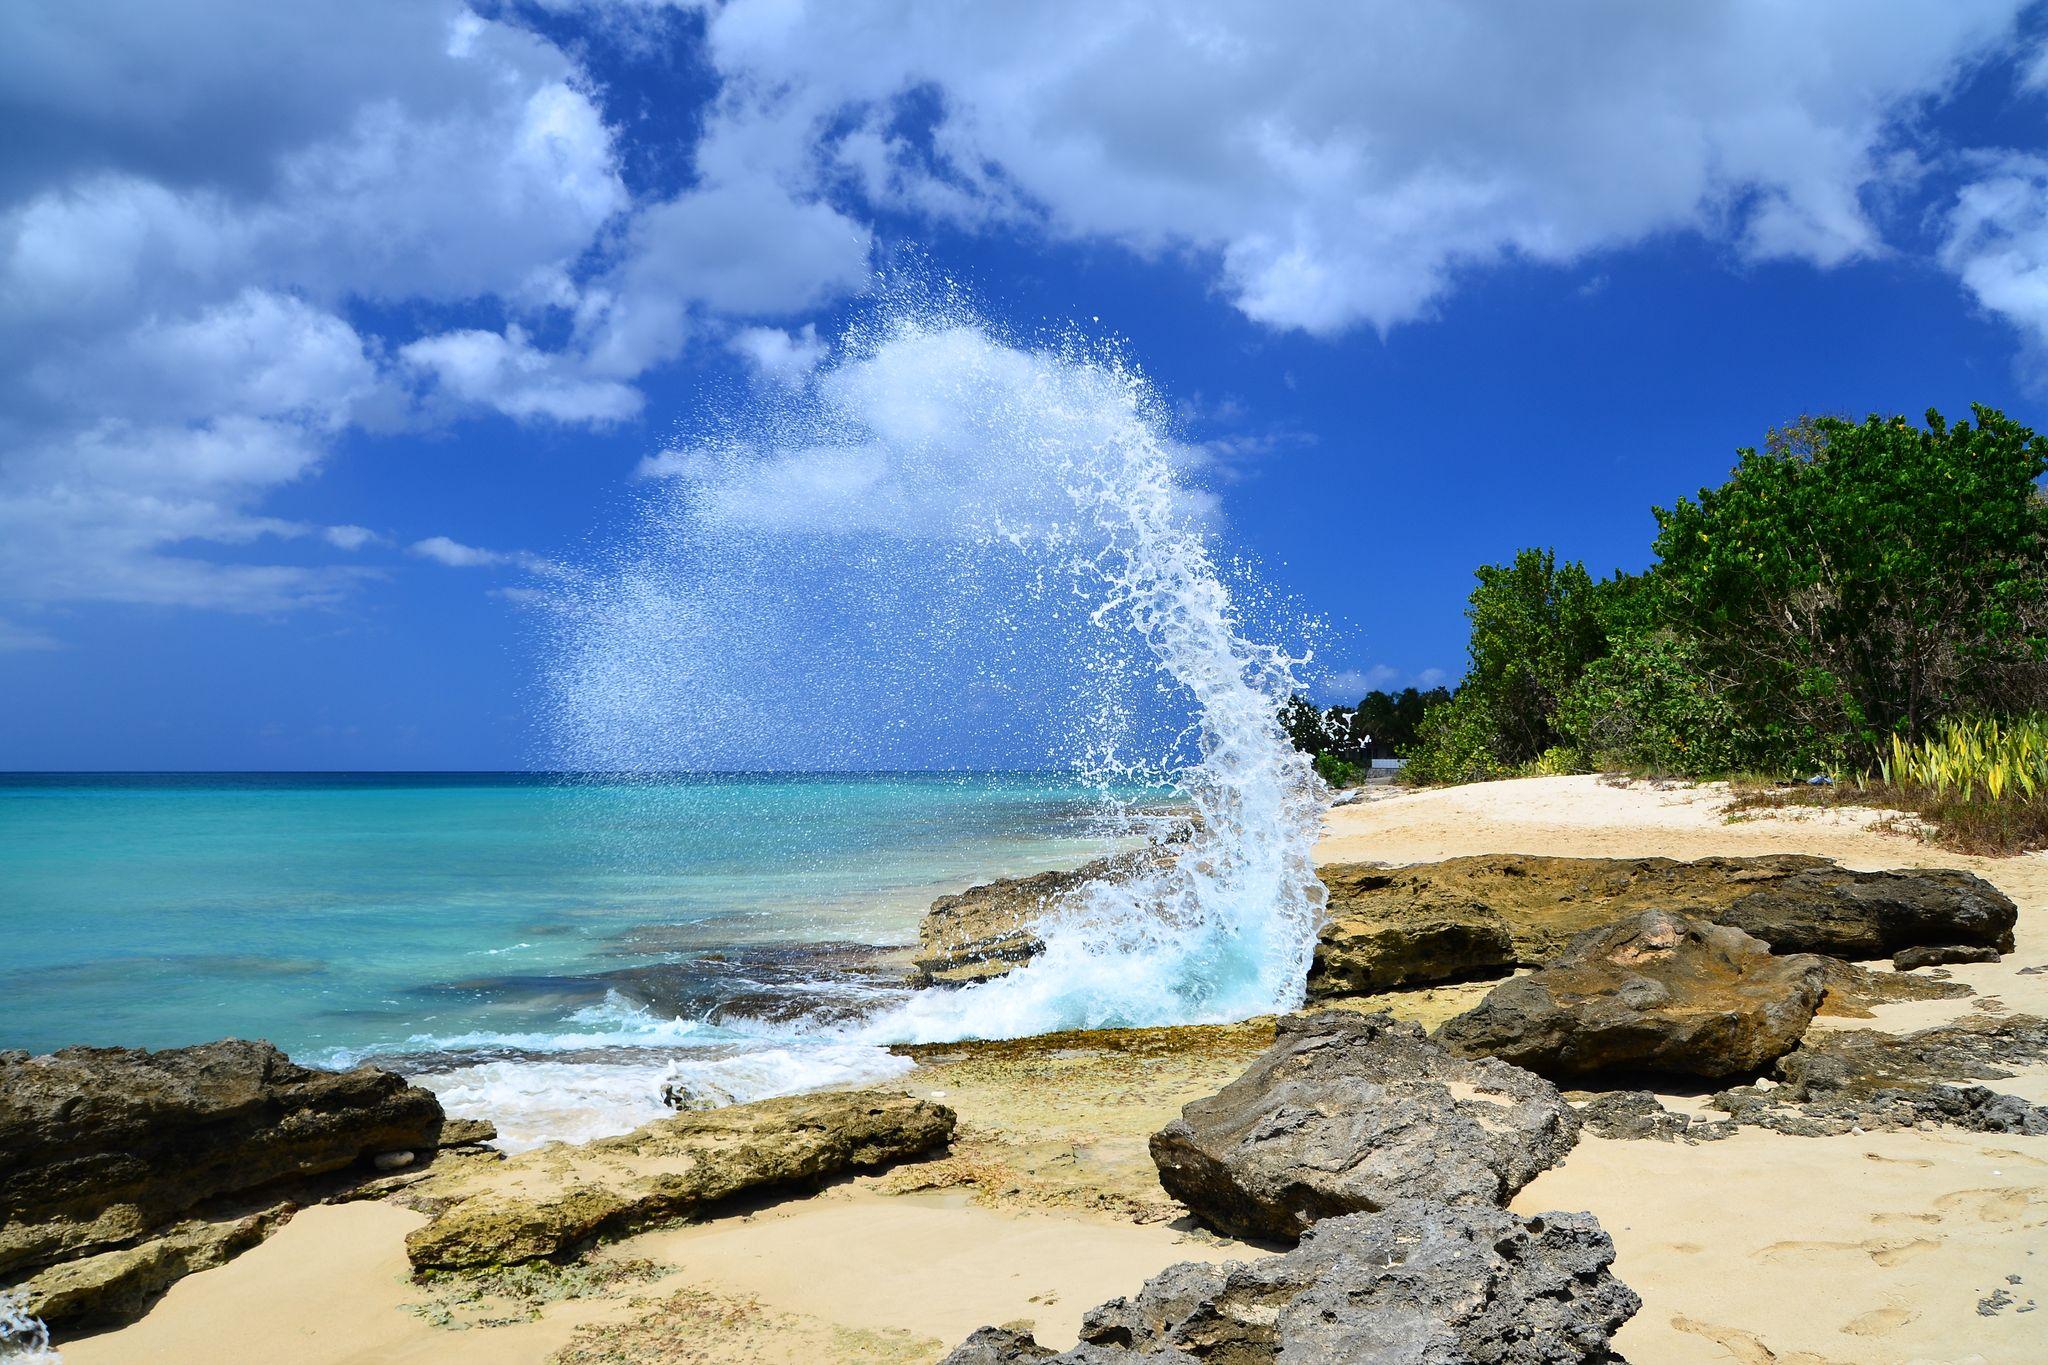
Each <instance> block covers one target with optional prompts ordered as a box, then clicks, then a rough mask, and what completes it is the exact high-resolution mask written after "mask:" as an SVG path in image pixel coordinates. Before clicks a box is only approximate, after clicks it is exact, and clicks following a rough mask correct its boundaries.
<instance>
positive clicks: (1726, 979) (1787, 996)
mask: <svg viewBox="0 0 2048 1365" xmlns="http://www.w3.org/2000/svg"><path fill="white" fill-rule="evenodd" d="M1823 981H1824V977H1823V967H1822V964H1821V962H1820V960H1819V959H1818V958H1815V957H1811V956H1804V955H1802V956H1794V957H1773V956H1772V955H1771V950H1770V949H1769V948H1768V947H1767V946H1765V945H1764V944H1763V943H1761V942H1759V941H1758V940H1756V939H1754V938H1752V937H1750V936H1749V935H1748V934H1746V933H1743V932H1742V931H1741V930H1739V929H1732V928H1728V927H1726V926H1723V925H1716V924H1706V923H1703V922H1701V921H1699V920H1696V919H1693V918H1691V917H1689V916H1686V915H1679V914H1673V913H1670V912H1668V911H1663V910H1646V911H1643V912H1642V913H1640V914H1638V915H1636V916H1634V917H1633V918H1631V919H1627V920H1623V921H1622V922H1620V923H1618V924H1614V925H1610V926H1608V927H1607V928H1605V929H1596V930H1593V931H1591V932H1589V933H1586V934H1583V935H1581V936H1580V937H1579V938H1577V939H1575V940H1573V942H1572V944H1571V946H1570V947H1569V948H1568V949H1567V950H1566V952H1565V953H1564V955H1563V956H1561V957H1560V958H1559V959H1558V960H1557V961H1556V962H1555V963H1553V964H1552V965H1550V966H1548V967H1545V968H1542V969H1541V970H1539V971H1535V972H1532V973H1530V974H1529V975H1527V976H1520V977H1516V978H1515V979H1513V980H1511V981H1505V982H1503V983H1501V984H1500V985H1498V986H1496V987H1494V988H1493V990H1491V991H1489V992H1488V993H1487V995H1486V998H1485V999H1484V1000H1482V1001H1480V1003H1479V1004H1478V1006H1477V1007H1476V1008H1474V1009H1471V1010H1468V1011H1466V1012H1465V1013H1464V1014H1461V1015H1459V1016H1458V1017H1457V1018H1455V1019H1452V1020H1450V1021H1449V1022H1448V1023H1446V1024H1445V1025H1444V1026H1443V1027H1442V1028H1440V1029H1438V1030H1437V1034H1436V1037H1437V1040H1438V1041H1439V1042H1441V1043H1443V1044H1444V1045H1445V1046H1447V1047H1449V1048H1450V1049H1451V1050H1452V1051H1454V1052H1458V1053H1460V1054H1462V1055H1465V1056H1487V1057H1500V1058H1503V1059H1505V1060H1506V1061H1509V1062H1512V1063H1514V1064H1515V1065H1516V1066H1522V1067H1527V1068H1528V1069H1529V1070H1531V1071H1534V1072H1537V1073H1539V1074H1540V1075H1544V1076H1549V1077H1552V1078H1553V1079H1564V1078H1569V1077H1583V1076H1598V1075H1603V1074H1616V1073H1628V1072H1652V1073H1662V1074H1673V1075H1684V1076H1708V1077H1714V1076H1732V1075H1740V1074H1743V1073H1745V1072H1752V1071H1756V1070H1758V1069H1759V1068H1761V1067H1763V1066H1764V1065H1765V1064H1767V1063H1769V1062H1771V1061H1772V1060H1774V1059H1775V1058H1778V1057H1780V1056H1783V1055H1784V1054H1785V1053H1786V1052H1788V1051H1790V1050H1791V1049H1792V1047H1793V1046H1794V1045H1795V1044H1796V1043H1798V1041H1799V1035H1800V1034H1801V1033H1803V1032H1804V1031H1805V1029H1806V1026H1807V1025H1808V1024H1809V1023H1811V1022H1812V1020H1813V1012H1814V1010H1815V1008H1816V1007H1818V1006H1819V1004H1820V999H1821V992H1822V990H1823Z"/></svg>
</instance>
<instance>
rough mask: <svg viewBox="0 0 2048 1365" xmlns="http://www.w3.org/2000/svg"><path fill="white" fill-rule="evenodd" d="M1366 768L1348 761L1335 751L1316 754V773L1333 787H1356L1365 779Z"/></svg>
mask: <svg viewBox="0 0 2048 1365" xmlns="http://www.w3.org/2000/svg"><path fill="white" fill-rule="evenodd" d="M1365 774H1366V769H1364V768H1363V767H1361V766H1359V765H1358V764H1356V763H1347V762H1346V761H1345V760H1343V759H1341V758H1339V757H1337V755H1335V754H1333V753H1320V754H1317V755H1316V775H1317V776H1318V777H1320V778H1322V779H1323V781H1325V782H1327V783H1329V784H1330V785H1331V786H1333V787H1355V786H1357V785H1358V784H1359V783H1361V782H1363V781H1365Z"/></svg>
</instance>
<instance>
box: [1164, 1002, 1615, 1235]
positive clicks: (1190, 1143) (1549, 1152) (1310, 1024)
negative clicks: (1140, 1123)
mask: <svg viewBox="0 0 2048 1365" xmlns="http://www.w3.org/2000/svg"><path fill="white" fill-rule="evenodd" d="M1577 1139H1578V1125H1577V1121H1576V1120H1575V1119H1574V1117H1573V1115H1572V1110H1571V1106H1569V1105H1567V1104H1566V1103H1565V1102H1564V1100H1563V1098H1562V1097H1561V1096H1559V1094H1558V1093H1557V1090H1556V1089H1555V1088H1554V1087H1553V1086H1551V1085H1550V1083H1549V1082H1547V1081H1544V1080H1542V1079H1541V1078H1539V1077H1537V1076H1533V1075H1531V1074H1529V1073H1528V1072H1526V1071H1522V1070H1519V1069H1518V1068H1516V1067H1512V1066H1508V1065H1506V1064H1504V1063H1501V1062H1496V1061H1492V1060H1488V1059H1481V1060H1477V1061H1470V1060H1465V1059H1462V1058H1458V1057H1454V1056H1452V1055H1451V1054H1450V1053H1448V1052H1446V1051H1445V1050H1444V1049H1443V1048H1441V1047H1439V1046H1437V1045H1436V1044H1435V1043H1432V1042H1431V1041H1430V1040H1429V1039H1428V1037H1426V1036H1425V1035H1424V1033H1423V1031H1422V1029H1421V1028H1420V1027H1419V1026H1418V1025H1415V1024H1412V1023H1404V1022H1399V1021H1397V1020H1395V1019H1393V1018H1391V1017H1389V1016H1387V1015H1384V1014H1375V1015H1361V1014H1352V1013H1347V1012H1343V1011H1336V1010H1332V1011H1326V1012H1322V1013H1316V1014H1304V1015H1294V1016H1291V1017H1289V1018H1286V1019H1282V1020H1281V1021H1280V1026H1279V1032H1278V1036H1277V1037H1276V1039H1275V1040H1274V1043H1273V1046H1272V1047H1270V1048H1268V1049H1267V1050H1266V1051H1265V1052H1263V1053H1261V1054H1260V1055H1259V1057H1258V1059H1257V1060H1256V1061H1254V1062H1253V1063H1252V1065H1251V1068H1250V1069H1249V1070H1247V1071H1246V1072H1245V1073H1244V1074H1243V1075H1242V1076H1240V1077H1238V1078H1237V1079H1236V1080H1235V1081H1232V1082H1231V1083H1230V1084H1229V1085H1227V1086H1225V1087H1224V1088H1223V1089H1222V1091H1220V1092H1219V1093H1217V1094H1215V1095H1212V1096H1210V1097H1209V1098H1207V1099H1200V1100H1196V1101H1194V1102H1193V1103H1191V1104H1189V1105H1187V1106H1186V1107H1185V1108H1184V1109H1182V1110H1181V1117H1180V1118H1179V1119H1177V1120H1176V1121H1174V1122H1173V1123H1171V1124H1168V1125H1167V1126H1166V1127H1165V1128H1164V1129H1162V1130H1160V1131H1159V1132H1158V1133H1156V1134H1154V1135H1153V1137H1152V1159H1153V1161H1154V1162H1155V1163H1156V1164H1157V1165H1158V1167H1159V1182H1160V1184H1162V1185H1164V1186H1165V1187H1166V1192H1167V1193H1168V1194H1171V1195H1172V1196H1173V1197H1174V1198H1176V1199H1178V1200H1180V1201H1181V1202H1182V1203H1183V1204H1185V1205H1187V1206H1188V1208H1190V1209H1192V1210H1193V1211H1194V1213H1195V1216H1196V1217H1198V1218H1200V1219H1201V1220H1202V1221H1203V1222H1205V1223H1207V1224H1209V1225H1210V1226H1211V1227H1214V1228H1216V1229H1218V1230H1220V1231H1223V1232H1227V1233H1231V1234H1233V1235H1235V1236H1239V1237H1261V1238H1270V1239H1273V1240H1276V1241H1289V1242H1291V1241H1293V1240H1294V1239H1295V1238H1297V1237H1299V1236H1301V1235H1302V1233H1303V1231H1304V1230H1306V1229H1307V1228H1308V1227H1309V1226H1310V1225H1311V1224H1313V1223H1315V1222H1316V1221H1318V1220H1319V1219H1324V1218H1335V1217H1339V1216H1342V1215H1344V1214H1348V1213H1360V1212H1370V1211H1372V1210H1375V1209H1381V1208H1385V1207H1386V1206H1387V1205H1389V1204H1391V1203H1394V1202H1395V1201H1397V1200H1400V1199H1408V1198H1427V1199H1436V1200H1440V1201H1443V1202H1445V1203H1452V1204H1505V1203H1506V1202H1507V1200H1508V1199H1509V1198H1510V1197H1512V1196H1513V1195H1514V1193H1515V1191H1517V1190H1519V1189H1521V1188H1522V1186H1524V1185H1526V1184H1528V1183H1529V1181H1531V1180H1533V1179H1534V1178H1535V1177H1536V1175H1537V1174H1538V1173H1539V1172H1541V1171H1543V1170H1545V1169H1547V1168H1548V1167H1550V1166H1553V1165H1555V1164H1556V1163H1557V1162H1558V1161H1559V1160H1560V1159H1562V1157H1563V1156H1564V1154H1565V1153H1566V1152H1568V1151H1570V1150H1571V1147H1572V1144H1573V1143H1574V1142H1575V1141H1577Z"/></svg>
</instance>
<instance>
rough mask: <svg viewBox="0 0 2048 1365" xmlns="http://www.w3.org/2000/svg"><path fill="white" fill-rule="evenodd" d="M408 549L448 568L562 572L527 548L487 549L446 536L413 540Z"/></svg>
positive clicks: (538, 572)
mask: <svg viewBox="0 0 2048 1365" xmlns="http://www.w3.org/2000/svg"><path fill="white" fill-rule="evenodd" d="M410 548H411V551H412V553H413V554H416V555H418V556H419V557H420V558H422V559H431V560H433V561H434V562H435V563H436V564H444V565H446V566H447V567H449V568H451V569H505V568H516V569H523V570H525V571H526V572H528V573H534V574H540V575H543V576H545V577H558V576H560V575H561V573H562V572H563V569H562V566H561V565H559V564H557V563H555V562H554V561H553V560H551V559H545V558H543V557H541V556H540V555H537V554H534V553H533V552H531V551H529V550H486V549H482V548H480V547H478V546H475V545H464V544H463V543H462V542H461V541H459V540H453V539H451V538H449V537H448V536H428V537H427V538H426V539H425V540H416V541H414V542H413V543H412V545H411V547H410Z"/></svg>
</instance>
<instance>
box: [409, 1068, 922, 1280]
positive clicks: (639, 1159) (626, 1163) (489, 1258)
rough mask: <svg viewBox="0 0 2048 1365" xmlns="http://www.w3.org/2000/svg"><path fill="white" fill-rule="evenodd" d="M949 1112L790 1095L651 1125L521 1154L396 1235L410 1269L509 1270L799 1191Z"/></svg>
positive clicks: (902, 1141) (915, 1134)
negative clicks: (746, 1199) (734, 1201)
mask: <svg viewBox="0 0 2048 1365" xmlns="http://www.w3.org/2000/svg"><path fill="white" fill-rule="evenodd" d="M952 1134H953V1111H952V1110H950V1109H948V1108H946V1106H944V1105H942V1104H932V1103H930V1102H929V1101H926V1100H919V1099H912V1098H911V1097H910V1096H908V1095H896V1094H890V1093H888V1092H886V1091H878V1090H852V1091H840V1092H835V1093H829V1094H819V1095H792V1096H789V1097H787V1098H785V1099H774V1100H760V1101H757V1102H755V1103H753V1104H736V1105H732V1106H729V1107H727V1108H723V1109H714V1110H710V1111H708V1112H706V1113H694V1114H681V1115H678V1116H677V1117H675V1118H671V1119H660V1120H657V1121H656V1122H654V1123H650V1124H647V1125H646V1126H645V1127H641V1128H636V1129H634V1130H633V1131H632V1132H630V1133H624V1134H621V1135H620V1136H618V1137H610V1138H601V1139H599V1140H598V1141H596V1142H591V1143H586V1144H585V1145H583V1146H582V1147H578V1148H576V1149H574V1150H572V1151H569V1152H566V1153H565V1152H562V1151H560V1150H557V1149H555V1148H552V1147H543V1148H541V1149H539V1150H538V1151H532V1152H524V1153H521V1154H520V1155H518V1156H515V1157H512V1158H510V1159H509V1160H506V1161H504V1162H501V1163H498V1164H497V1165H496V1166H494V1167H492V1168H491V1169H490V1170H489V1171H488V1172H486V1173H484V1174H483V1175H482V1176H480V1177H479V1180H480V1182H481V1185H480V1188H478V1189H477V1190H476V1191H475V1192H474V1193H473V1194H471V1195H469V1197H466V1198H463V1197H459V1195H458V1197H457V1199H456V1202H454V1203H453V1204H451V1205H449V1206H447V1207H445V1208H443V1209H442V1210H441V1211H440V1212H439V1213H438V1214H436V1215H435V1217H434V1220H433V1221H432V1222H430V1223H428V1224H427V1225H426V1226H425V1227H422V1228H418V1229H415V1230H414V1231H413V1232H412V1233H411V1234H410V1235H408V1236H407V1237H406V1239H405V1250H406V1254H407V1255H408V1256H409V1257H410V1258H411V1259H412V1264H413V1267H414V1269H416V1270H470V1269H476V1268H479V1267H483V1266H493V1265H516V1264H518V1263H520V1262H524V1261H536V1260H542V1259H544V1258H549V1257H559V1256H563V1255H565V1254H568V1253H571V1252H574V1251H575V1250H577V1249H578V1248H579V1247H581V1246H582V1245H583V1244H585V1243H587V1242H590V1241H592V1240H593V1239H596V1238H599V1237H613V1236H623V1235H625V1234H628V1233H631V1232H636V1231H639V1230H640V1229H643V1228H648V1227H654V1226H657V1225H660V1224H662V1223H669V1222H675V1221H678V1220H681V1219H686V1218H690V1217H694V1216H697V1215H699V1214H702V1213H703V1212H705V1211H706V1210H708V1209H710V1208H711V1207H712V1206H714V1205H716V1204H718V1203H719V1202H721V1201H723V1200H727V1199H731V1198H733V1197H735V1196H737V1195H742V1194H749V1193H754V1192H759V1191H769V1190H776V1189H788V1188H804V1187H810V1186H815V1185H817V1184H818V1183H819V1182H821V1181H824V1180H827V1179H830V1178H831V1177H833V1176H836V1175H842V1174H845V1173H846V1172H849V1171H859V1170H871V1169H874V1168H876V1167H880V1166H886V1165H888V1164H889V1163H891V1162H894V1161H900V1160H903V1159H904V1158H906V1157H913V1156H918V1155H921V1154H922V1153H924V1152H927V1151H930V1150H931V1149H932V1148H934V1147H938V1146H941V1145H943V1144H944V1143H945V1142H946V1140H947V1139H948V1138H950V1137H951V1136H952Z"/></svg>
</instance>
